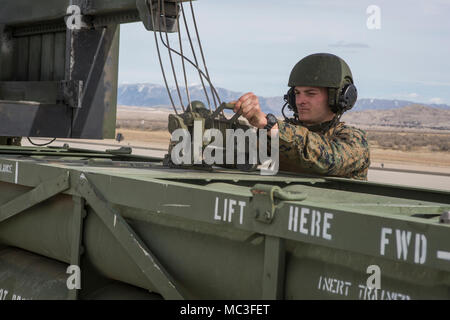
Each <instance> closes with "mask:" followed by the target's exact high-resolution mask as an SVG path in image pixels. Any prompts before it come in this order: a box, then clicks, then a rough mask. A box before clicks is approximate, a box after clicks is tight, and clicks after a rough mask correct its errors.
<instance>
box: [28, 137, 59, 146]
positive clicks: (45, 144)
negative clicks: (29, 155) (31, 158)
mask: <svg viewBox="0 0 450 320" xmlns="http://www.w3.org/2000/svg"><path fill="white" fill-rule="evenodd" d="M27 139H28V141H29V142H30V143H31V144H32V145H33V146H36V147H45V146H48V145H49V144H50V143H53V142H54V141H55V140H56V138H53V140H52V141H50V142H46V143H42V144H40V143H34V142H33V141H31V139H30V137H27Z"/></svg>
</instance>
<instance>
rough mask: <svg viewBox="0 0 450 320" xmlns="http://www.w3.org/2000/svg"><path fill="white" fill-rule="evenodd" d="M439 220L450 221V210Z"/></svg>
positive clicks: (441, 221) (442, 221)
mask: <svg viewBox="0 0 450 320" xmlns="http://www.w3.org/2000/svg"><path fill="white" fill-rule="evenodd" d="M439 222H440V223H450V211H444V212H443V213H442V214H441V216H440V218H439Z"/></svg>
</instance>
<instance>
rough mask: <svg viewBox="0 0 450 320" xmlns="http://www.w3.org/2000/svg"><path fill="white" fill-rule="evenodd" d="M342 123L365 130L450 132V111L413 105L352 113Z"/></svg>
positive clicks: (345, 116) (344, 117) (347, 114)
mask: <svg viewBox="0 0 450 320" xmlns="http://www.w3.org/2000/svg"><path fill="white" fill-rule="evenodd" d="M342 121H345V122H346V123H347V124H350V125H355V126H359V127H364V128H371V127H372V128H373V127H385V128H388V127H390V128H414V129H435V130H450V110H448V109H439V108H435V107H429V106H423V105H417V104H413V105H409V106H405V107H401V108H396V109H388V110H364V111H351V112H348V113H346V114H344V115H343V116H342Z"/></svg>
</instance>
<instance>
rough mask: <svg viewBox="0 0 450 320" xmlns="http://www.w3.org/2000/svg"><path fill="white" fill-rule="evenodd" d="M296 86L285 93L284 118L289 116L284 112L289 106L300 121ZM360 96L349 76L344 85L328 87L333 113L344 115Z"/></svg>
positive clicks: (329, 102) (282, 111)
mask: <svg viewBox="0 0 450 320" xmlns="http://www.w3.org/2000/svg"><path fill="white" fill-rule="evenodd" d="M294 89H295V88H294V87H291V88H290V89H289V90H288V92H287V93H286V94H285V95H284V101H285V104H284V106H283V108H282V109H281V113H282V114H283V116H284V118H285V119H286V120H288V119H289V118H288V117H287V116H286V115H285V114H284V109H285V107H286V106H287V107H288V109H289V110H290V111H292V112H293V113H294V118H295V120H297V121H299V118H298V110H297V106H296V103H295V90H294ZM357 98H358V90H357V89H356V86H355V85H354V84H353V81H352V79H351V78H349V77H345V79H344V85H343V86H342V87H340V88H337V89H336V88H328V105H329V106H330V108H331V111H333V113H336V114H338V115H342V114H343V113H344V112H346V111H348V110H350V109H351V108H353V106H354V105H355V103H356V100H357Z"/></svg>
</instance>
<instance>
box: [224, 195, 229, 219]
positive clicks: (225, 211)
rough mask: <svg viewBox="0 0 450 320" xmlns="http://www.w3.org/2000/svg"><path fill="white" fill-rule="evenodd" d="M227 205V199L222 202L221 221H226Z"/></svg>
mask: <svg viewBox="0 0 450 320" xmlns="http://www.w3.org/2000/svg"><path fill="white" fill-rule="evenodd" d="M227 205H228V199H224V200H223V221H227Z"/></svg>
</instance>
